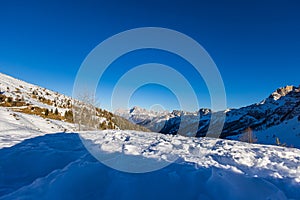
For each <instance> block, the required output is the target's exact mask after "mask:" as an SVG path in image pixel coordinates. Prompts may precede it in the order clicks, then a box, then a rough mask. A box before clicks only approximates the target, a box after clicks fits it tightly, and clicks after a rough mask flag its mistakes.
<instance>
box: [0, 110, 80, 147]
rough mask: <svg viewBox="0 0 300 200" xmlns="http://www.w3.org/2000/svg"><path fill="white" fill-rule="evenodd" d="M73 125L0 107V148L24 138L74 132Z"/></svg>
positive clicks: (9, 145)
mask: <svg viewBox="0 0 300 200" xmlns="http://www.w3.org/2000/svg"><path fill="white" fill-rule="evenodd" d="M74 131H75V125H74V124H71V123H67V122H62V121H57V120H52V119H44V118H42V117H39V116H36V115H28V114H24V113H19V112H14V111H12V110H11V109H9V108H3V107H0V148H3V147H11V146H13V145H15V144H18V143H20V142H22V141H23V140H25V139H28V138H32V137H37V136H41V135H45V134H49V133H59V132H74Z"/></svg>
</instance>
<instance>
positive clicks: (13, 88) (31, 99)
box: [0, 73, 72, 114]
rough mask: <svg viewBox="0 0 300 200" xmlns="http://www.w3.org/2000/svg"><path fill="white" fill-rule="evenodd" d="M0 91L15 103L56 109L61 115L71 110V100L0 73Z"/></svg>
mask: <svg viewBox="0 0 300 200" xmlns="http://www.w3.org/2000/svg"><path fill="white" fill-rule="evenodd" d="M0 90H1V91H2V92H5V93H4V95H5V96H7V97H12V98H13V100H15V101H24V102H26V103H28V104H31V105H34V106H38V107H40V108H48V109H49V110H51V109H52V110H55V109H56V108H57V109H58V111H59V112H60V113H61V114H63V113H64V112H65V111H66V110H67V109H68V108H71V103H72V99H71V98H70V97H68V96H65V95H63V94H60V93H58V92H54V91H51V90H48V89H45V88H42V87H39V86H36V85H33V84H30V83H27V82H25V81H21V80H18V79H15V78H13V77H11V76H8V75H5V74H2V73H0Z"/></svg>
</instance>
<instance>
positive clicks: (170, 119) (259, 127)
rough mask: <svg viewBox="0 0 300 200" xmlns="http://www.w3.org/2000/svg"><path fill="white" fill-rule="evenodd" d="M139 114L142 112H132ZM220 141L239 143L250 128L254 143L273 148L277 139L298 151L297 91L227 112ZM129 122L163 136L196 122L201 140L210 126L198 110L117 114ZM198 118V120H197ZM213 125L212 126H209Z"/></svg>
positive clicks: (299, 111)
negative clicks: (255, 141)
mask: <svg viewBox="0 0 300 200" xmlns="http://www.w3.org/2000/svg"><path fill="white" fill-rule="evenodd" d="M135 110H139V111H143V109H141V108H139V109H137V108H135ZM222 112H224V113H226V120H225V124H224V129H223V131H222V134H221V138H228V139H236V140H239V139H240V136H241V134H244V133H245V132H246V130H247V129H248V128H251V129H252V131H253V134H254V137H256V140H257V142H258V143H262V144H276V138H278V139H279V140H280V142H281V144H285V145H287V146H295V147H298V148H300V88H299V87H294V86H287V87H284V88H279V89H277V90H276V91H275V92H273V93H272V94H271V95H270V96H269V97H268V98H266V99H264V100H263V101H262V102H260V103H257V104H253V105H250V106H247V107H243V108H239V109H228V110H226V111H222ZM117 114H119V115H121V116H123V117H127V118H128V119H130V120H131V121H133V122H135V123H137V124H140V125H143V126H145V127H147V128H148V129H150V130H152V131H158V132H161V133H166V134H176V133H177V131H178V128H179V124H180V122H181V118H182V117H184V118H185V122H186V121H187V122H188V123H186V124H184V125H183V126H185V130H187V131H188V129H189V126H190V125H191V124H193V123H197V122H198V121H199V129H198V131H197V135H196V136H198V137H199V136H205V135H206V133H207V128H208V125H209V123H210V118H211V114H212V111H211V110H210V109H200V110H199V111H198V112H195V113H188V112H183V111H173V112H171V113H168V114H164V113H162V114H160V115H157V116H151V117H149V116H147V112H139V113H138V114H136V113H135V112H128V111H125V112H118V113H117ZM199 118H200V120H199ZM213 123H214V122H213Z"/></svg>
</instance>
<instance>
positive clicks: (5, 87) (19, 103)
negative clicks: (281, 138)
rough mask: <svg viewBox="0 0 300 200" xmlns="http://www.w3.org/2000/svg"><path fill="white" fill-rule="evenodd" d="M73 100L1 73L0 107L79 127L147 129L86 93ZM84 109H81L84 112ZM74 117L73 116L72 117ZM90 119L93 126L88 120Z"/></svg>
mask: <svg viewBox="0 0 300 200" xmlns="http://www.w3.org/2000/svg"><path fill="white" fill-rule="evenodd" d="M83 98H84V99H79V100H81V101H79V100H74V99H72V98H71V97H68V96H65V95H62V94H59V93H58V92H53V91H51V90H48V89H45V88H42V87H39V86H36V85H33V84H30V83H26V82H24V81H21V80H18V79H15V78H13V77H10V76H7V75H5V74H2V73H0V107H7V108H9V110H11V111H12V110H13V111H18V112H20V113H30V114H33V115H39V116H42V117H44V118H48V119H56V120H61V121H67V122H74V123H76V124H80V126H77V127H78V128H80V129H87V130H90V129H93V130H94V129H130V130H132V129H133V130H142V131H148V130H147V129H146V128H144V127H142V126H138V125H136V124H133V123H131V122H129V121H128V120H126V119H123V118H120V117H119V116H114V115H113V114H112V113H110V112H108V111H106V110H103V109H100V108H95V106H92V107H91V105H94V103H95V102H90V100H91V99H89V98H90V97H89V96H83ZM83 111H84V112H83ZM74 116H76V117H74ZM91 121H92V122H93V124H92V125H93V126H92V125H91V123H90V122H91Z"/></svg>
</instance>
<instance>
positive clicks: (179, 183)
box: [0, 108, 300, 200]
mask: <svg viewBox="0 0 300 200" xmlns="http://www.w3.org/2000/svg"><path fill="white" fill-rule="evenodd" d="M0 112H1V113H0V120H1V124H0V127H1V131H0V136H1V140H0V147H1V149H0V199H1V200H4V199H5V200H6V199H9V200H10V199H254V198H256V199H289V198H292V199H299V198H300V194H299V190H300V150H299V149H295V148H285V147H276V146H270V145H258V144H248V143H242V142H237V141H230V140H222V139H212V138H188V137H183V136H179V135H177V136H171V135H163V134H158V133H144V132H136V131H120V130H106V131H97V132H80V134H76V133H55V132H56V131H57V132H61V128H62V127H64V128H65V127H66V128H71V127H70V126H69V125H70V124H67V123H64V122H59V123H58V121H52V120H51V121H50V123H48V121H46V120H45V119H43V118H40V117H38V116H32V115H26V114H20V113H17V114H18V116H19V118H20V119H19V120H16V119H15V118H14V117H13V116H12V115H11V114H13V113H14V112H12V111H7V110H6V109H5V108H1V109H0ZM55 123H58V124H56V125H58V126H54V127H55V128H54V130H53V129H52V128H51V127H52V126H53V125H54V124H55ZM60 126H61V127H60ZM47 132H49V133H50V132H51V133H52V134H46V133H47ZM85 147H87V148H88V149H89V150H90V151H91V153H92V154H91V153H90V152H89V151H87V149H86V148H85ZM92 155H94V156H95V155H96V158H98V159H99V158H100V159H102V160H101V161H102V162H99V161H98V160H97V159H95V157H93V156H92ZM113 167H114V168H113ZM120 170H123V171H120ZM130 170H131V172H135V173H128V172H130ZM147 170H148V172H147V173H138V172H145V171H147ZM153 170H155V171H153Z"/></svg>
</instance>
